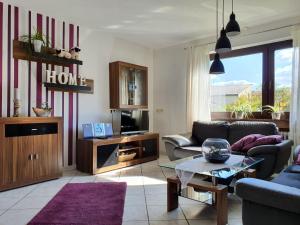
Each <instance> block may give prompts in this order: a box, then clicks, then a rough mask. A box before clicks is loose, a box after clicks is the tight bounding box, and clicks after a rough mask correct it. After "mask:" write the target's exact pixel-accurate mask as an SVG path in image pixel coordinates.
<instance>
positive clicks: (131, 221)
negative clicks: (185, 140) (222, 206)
mask: <svg viewBox="0 0 300 225" xmlns="http://www.w3.org/2000/svg"><path fill="white" fill-rule="evenodd" d="M167 160H168V159H167V157H166V156H161V157H160V159H159V160H158V161H153V162H149V163H145V164H142V165H138V166H134V167H129V168H125V169H122V170H118V171H113V172H109V173H105V174H101V175H96V176H90V175H87V174H83V173H80V172H78V171H75V170H74V171H66V172H65V173H64V176H63V177H62V178H61V179H58V180H53V181H49V182H44V183H40V184H36V185H31V186H28V187H24V188H19V189H15V190H11V191H6V192H2V193H0V225H24V224H26V223H27V222H28V221H29V220H30V219H31V218H32V217H33V216H34V215H35V214H37V213H38V211H39V210H40V209H41V208H42V207H43V206H45V205H46V204H47V202H48V201H49V200H50V199H51V198H52V197H53V196H54V195H55V194H56V193H57V192H58V191H59V190H60V189H61V188H62V187H63V186H64V185H65V184H66V183H68V182H72V183H79V182H107V181H117V182H118V181H125V182H127V185H128V188H127V193H126V202H125V210H124V217H123V221H124V222H123V225H163V224H166V225H188V224H189V225H196V224H197V225H198V224H199V225H214V224H216V212H215V210H214V209H213V208H211V207H207V206H206V205H204V204H201V203H198V202H195V201H191V200H187V199H182V198H181V199H180V207H179V208H178V209H177V210H174V211H172V212H170V213H167V211H166V207H167V206H166V204H167V199H166V197H167V196H166V191H167V189H166V178H165V177H167V176H170V175H174V171H172V170H167V169H161V168H160V167H159V166H158V163H159V162H164V161H167ZM229 224H230V225H241V224H242V222H241V202H240V200H239V199H238V198H237V197H236V196H234V195H230V196H229Z"/></svg>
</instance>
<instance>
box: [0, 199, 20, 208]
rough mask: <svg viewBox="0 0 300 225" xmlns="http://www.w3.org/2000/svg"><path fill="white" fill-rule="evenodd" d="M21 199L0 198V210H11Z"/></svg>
mask: <svg viewBox="0 0 300 225" xmlns="http://www.w3.org/2000/svg"><path fill="white" fill-rule="evenodd" d="M21 199H22V198H15V197H2V198H0V210H5V209H9V208H11V207H12V206H13V205H15V204H16V203H17V202H18V201H20V200H21Z"/></svg>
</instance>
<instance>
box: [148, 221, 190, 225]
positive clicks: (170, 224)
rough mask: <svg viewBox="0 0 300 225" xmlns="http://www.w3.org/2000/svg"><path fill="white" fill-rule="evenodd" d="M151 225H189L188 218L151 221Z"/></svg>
mask: <svg viewBox="0 0 300 225" xmlns="http://www.w3.org/2000/svg"><path fill="white" fill-rule="evenodd" d="M150 225H188V223H187V221H186V220H168V221H166V220H164V221H153V220H152V221H150Z"/></svg>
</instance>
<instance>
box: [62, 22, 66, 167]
mask: <svg viewBox="0 0 300 225" xmlns="http://www.w3.org/2000/svg"><path fill="white" fill-rule="evenodd" d="M65 28H66V24H65V22H63V30H62V47H63V49H64V48H65V33H66V29H65ZM62 71H63V72H64V71H65V67H62ZM61 95H62V106H61V107H62V117H63V118H65V92H62V93H61ZM64 142H65V139H64V138H63V139H62V143H63V146H64ZM64 155H65V154H63V157H62V158H63V166H64V165H65V157H64Z"/></svg>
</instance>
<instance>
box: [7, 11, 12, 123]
mask: <svg viewBox="0 0 300 225" xmlns="http://www.w3.org/2000/svg"><path fill="white" fill-rule="evenodd" d="M7 17H8V18H7V117H10V91H11V87H10V85H11V5H8V13H7Z"/></svg>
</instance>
